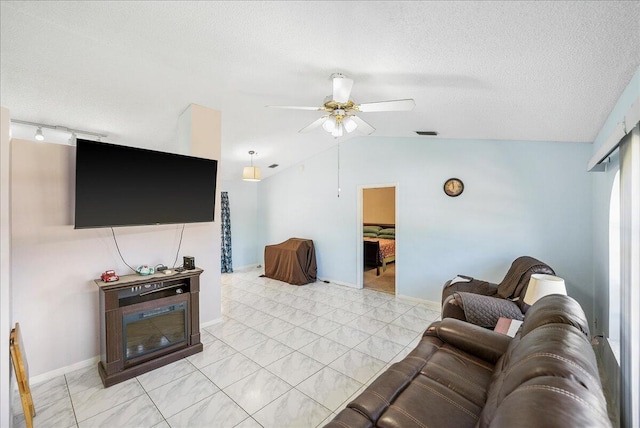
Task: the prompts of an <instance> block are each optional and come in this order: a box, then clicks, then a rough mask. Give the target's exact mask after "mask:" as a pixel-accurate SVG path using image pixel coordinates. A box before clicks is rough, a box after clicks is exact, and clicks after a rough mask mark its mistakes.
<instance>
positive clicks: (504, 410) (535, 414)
mask: <svg viewBox="0 0 640 428" xmlns="http://www.w3.org/2000/svg"><path fill="white" fill-rule="evenodd" d="M605 409H606V404H603V403H602V401H601V399H600V397H598V396H596V395H592V394H589V393H585V391H584V390H583V389H582V388H581V386H580V385H579V384H578V383H576V382H575V381H573V380H570V379H565V378H559V377H553V376H549V377H537V378H535V379H532V380H530V381H528V382H525V383H523V384H522V385H520V386H519V387H518V388H517V389H516V390H515V391H513V392H512V393H511V394H509V396H508V397H507V398H506V399H505V400H504V401H503V402H502V405H501V406H500V407H499V408H498V411H497V412H496V414H495V417H494V418H493V421H492V422H491V425H489V427H518V426H525V424H526V426H535V427H545V428H567V427H610V426H611V421H610V420H609V417H608V415H607V414H606V413H605ZM481 426H482V425H481Z"/></svg>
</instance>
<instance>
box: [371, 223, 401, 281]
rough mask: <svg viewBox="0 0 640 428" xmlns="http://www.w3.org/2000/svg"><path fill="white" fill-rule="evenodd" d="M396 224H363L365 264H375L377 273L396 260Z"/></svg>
mask: <svg viewBox="0 0 640 428" xmlns="http://www.w3.org/2000/svg"><path fill="white" fill-rule="evenodd" d="M394 226H395V225H389V224H384V225H372V224H365V225H364V226H363V240H364V266H366V267H370V266H374V267H375V268H376V275H378V276H379V275H380V268H382V271H383V272H384V271H386V270H387V264H388V263H391V262H394V261H395V260H396V241H395V233H396V230H395V227H394Z"/></svg>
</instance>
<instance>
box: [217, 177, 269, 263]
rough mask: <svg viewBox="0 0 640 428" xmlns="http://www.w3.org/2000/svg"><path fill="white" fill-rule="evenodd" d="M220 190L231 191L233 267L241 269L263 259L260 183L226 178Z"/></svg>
mask: <svg viewBox="0 0 640 428" xmlns="http://www.w3.org/2000/svg"><path fill="white" fill-rule="evenodd" d="M219 189H220V191H222V192H228V193H229V209H230V211H231V247H232V248H231V256H232V261H233V268H234V270H235V269H241V268H244V267H248V266H254V265H256V264H258V260H262V255H260V254H261V249H260V248H258V246H257V238H258V183H256V182H249V181H242V180H225V181H223V182H222V183H221V186H220V187H219Z"/></svg>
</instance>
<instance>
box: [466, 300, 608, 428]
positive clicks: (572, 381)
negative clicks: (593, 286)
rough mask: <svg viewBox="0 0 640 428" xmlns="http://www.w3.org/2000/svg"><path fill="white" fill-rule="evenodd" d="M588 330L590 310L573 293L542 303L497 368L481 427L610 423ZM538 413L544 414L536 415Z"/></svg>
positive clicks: (534, 309) (532, 312)
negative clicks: (547, 410) (546, 414)
mask: <svg viewBox="0 0 640 428" xmlns="http://www.w3.org/2000/svg"><path fill="white" fill-rule="evenodd" d="M588 332H589V330H588V324H587V320H586V318H585V316H584V312H583V311H582V308H581V307H580V305H579V304H578V303H577V302H576V301H575V300H573V299H572V298H571V297H568V296H562V295H552V296H546V297H544V298H542V299H540V300H539V301H538V302H536V303H535V305H533V306H532V307H531V309H530V310H529V311H528V312H527V314H526V315H525V319H524V323H523V326H522V328H521V330H520V332H519V333H518V334H517V335H516V337H515V338H514V339H513V341H512V342H511V344H510V345H509V348H508V349H507V351H506V352H505V353H504V354H503V356H502V357H501V358H500V360H498V362H497V364H496V366H495V369H494V373H493V377H492V381H491V385H490V387H489V390H488V391H487V402H486V404H485V407H484V408H483V411H482V414H481V417H480V421H479V423H478V426H479V427H492V426H493V427H497V426H517V425H518V424H522V423H523V422H524V421H526V422H527V424H528V425H527V426H534V427H537V426H544V427H549V426H562V427H576V426H609V425H610V422H608V421H609V420H608V417H607V412H606V408H607V407H606V401H605V399H604V396H603V394H602V385H601V383H600V377H599V374H598V366H597V363H596V359H595V354H594V352H593V349H592V347H591V343H590V340H589V333H588ZM536 409H537V410H536ZM545 409H552V410H550V412H549V413H551V414H552V415H551V416H549V418H551V419H548V418H547V419H545V417H542V414H543V413H545ZM538 413H539V414H540V416H541V417H540V418H537V417H533V416H534V415H535V416H538ZM525 414H528V415H529V416H528V418H533V419H532V420H528V419H524V418H525V416H524V415H525ZM519 415H520V416H519ZM577 415H580V416H577ZM581 420H587V421H589V422H588V423H586V424H583V423H580V421H581ZM550 421H551V422H550ZM600 422H602V423H600Z"/></svg>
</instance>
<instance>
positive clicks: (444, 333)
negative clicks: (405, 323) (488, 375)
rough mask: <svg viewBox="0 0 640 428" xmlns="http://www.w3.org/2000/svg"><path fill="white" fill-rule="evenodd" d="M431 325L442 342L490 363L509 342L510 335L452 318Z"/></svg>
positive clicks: (502, 352) (501, 352)
mask: <svg viewBox="0 0 640 428" xmlns="http://www.w3.org/2000/svg"><path fill="white" fill-rule="evenodd" d="M432 327H434V328H433V333H435V334H436V335H437V336H438V338H440V340H442V341H443V342H446V343H448V344H449V345H451V346H455V347H456V348H458V349H460V350H462V351H464V352H467V353H468V354H471V355H475V356H476V357H478V358H481V359H483V360H485V361H487V362H490V363H492V364H495V363H496V362H497V361H498V359H499V358H500V357H501V356H502V354H504V353H505V351H506V350H507V348H508V347H509V344H510V343H511V337H509V336H507V335H504V334H501V333H496V332H495V331H492V330H487V329H486V328H482V327H479V326H477V325H473V324H469V323H468V322H464V321H460V320H457V319H454V318H445V319H443V320H442V321H441V322H440V323H439V324H438V325H432ZM430 330H431V329H430Z"/></svg>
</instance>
